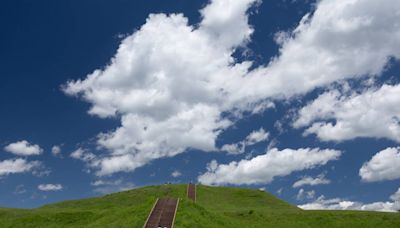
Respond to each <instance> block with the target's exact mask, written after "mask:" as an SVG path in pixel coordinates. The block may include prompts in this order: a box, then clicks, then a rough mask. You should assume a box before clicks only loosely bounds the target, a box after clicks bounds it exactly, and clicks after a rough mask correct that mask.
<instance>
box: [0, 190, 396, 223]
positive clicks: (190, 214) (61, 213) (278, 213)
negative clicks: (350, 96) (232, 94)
mask: <svg viewBox="0 0 400 228" xmlns="http://www.w3.org/2000/svg"><path fill="white" fill-rule="evenodd" d="M166 196H169V197H179V198H181V200H180V202H179V208H178V212H177V216H176V220H175V226H174V227H177V228H178V227H263V228H264V227H363V228H365V227H400V213H382V212H360V211H303V210H301V209H299V208H297V207H295V206H293V205H290V204H288V203H286V202H284V201H282V200H279V199H277V198H276V197H274V196H272V195H271V194H268V193H265V192H262V191H258V190H249V189H240V188H227V187H207V186H198V188H197V202H196V203H193V202H191V201H190V200H187V199H186V185H162V186H148V187H144V188H140V189H134V190H130V191H125V192H119V193H114V194H110V195H105V196H102V197H97V198H91V199H83V200H73V201H65V202H61V203H56V204H51V205H46V206H43V207H41V208H37V209H31V210H27V209H8V208H3V209H0V227H143V224H144V222H145V220H146V218H147V215H148V213H149V212H150V210H151V208H152V206H153V204H154V202H155V199H156V198H157V197H166Z"/></svg>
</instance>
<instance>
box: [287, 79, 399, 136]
mask: <svg viewBox="0 0 400 228" xmlns="http://www.w3.org/2000/svg"><path fill="white" fill-rule="evenodd" d="M399 94H400V85H383V86H382V87H381V88H379V89H369V90H366V91H364V92H363V93H361V94H352V95H350V96H344V95H341V94H340V92H339V91H337V90H333V91H329V92H327V93H324V94H322V95H321V96H319V97H318V98H317V99H316V100H314V101H313V102H312V103H310V104H308V105H307V106H305V107H304V108H302V109H301V110H300V112H299V117H298V119H297V120H296V121H295V122H294V124H293V125H294V126H295V127H297V128H298V127H304V126H308V125H310V124H312V125H311V127H309V128H308V129H307V130H306V131H305V134H306V135H307V134H316V135H317V136H318V137H319V138H320V139H322V140H334V141H342V140H348V139H354V138H357V137H375V138H388V139H392V140H394V141H396V142H400V124H399V121H400V96H399ZM332 119H334V120H335V123H332V122H331V121H330V120H332Z"/></svg>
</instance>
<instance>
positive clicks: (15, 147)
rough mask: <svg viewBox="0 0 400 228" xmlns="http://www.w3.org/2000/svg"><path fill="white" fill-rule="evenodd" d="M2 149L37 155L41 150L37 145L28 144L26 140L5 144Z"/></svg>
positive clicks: (20, 153)
mask: <svg viewBox="0 0 400 228" xmlns="http://www.w3.org/2000/svg"><path fill="white" fill-rule="evenodd" d="M4 150H5V151H7V152H10V153H13V154H15V155H20V156H30V155H39V154H41V153H42V152H43V149H42V148H40V146H39V145H35V144H30V143H29V142H28V141H26V140H22V141H18V142H15V143H11V144H9V145H7V146H5V147H4Z"/></svg>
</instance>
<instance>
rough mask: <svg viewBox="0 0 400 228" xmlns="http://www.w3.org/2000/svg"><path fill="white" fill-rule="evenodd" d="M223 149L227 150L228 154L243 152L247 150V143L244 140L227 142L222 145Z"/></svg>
mask: <svg viewBox="0 0 400 228" xmlns="http://www.w3.org/2000/svg"><path fill="white" fill-rule="evenodd" d="M221 151H225V152H227V153H228V154H242V153H244V151H245V144H244V143H243V142H238V143H232V144H225V145H223V146H222V147H221Z"/></svg>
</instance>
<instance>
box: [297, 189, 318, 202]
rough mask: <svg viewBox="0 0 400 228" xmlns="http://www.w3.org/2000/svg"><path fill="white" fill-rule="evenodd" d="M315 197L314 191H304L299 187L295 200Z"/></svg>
mask: <svg viewBox="0 0 400 228" xmlns="http://www.w3.org/2000/svg"><path fill="white" fill-rule="evenodd" d="M314 198H315V191H314V190H311V191H305V190H304V189H302V188H301V189H299V192H298V193H297V195H296V199H297V200H304V199H314Z"/></svg>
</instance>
